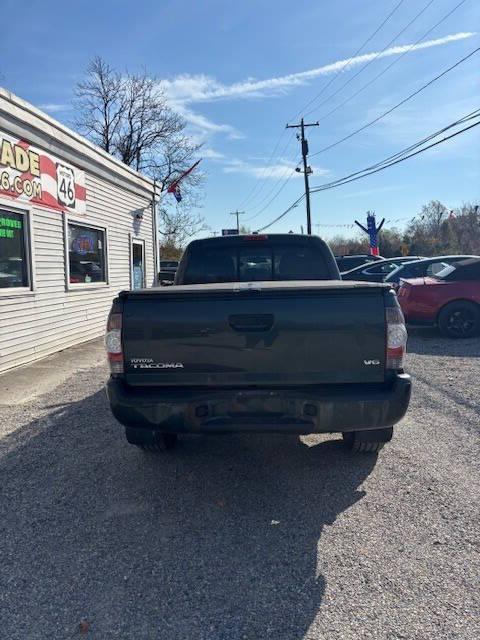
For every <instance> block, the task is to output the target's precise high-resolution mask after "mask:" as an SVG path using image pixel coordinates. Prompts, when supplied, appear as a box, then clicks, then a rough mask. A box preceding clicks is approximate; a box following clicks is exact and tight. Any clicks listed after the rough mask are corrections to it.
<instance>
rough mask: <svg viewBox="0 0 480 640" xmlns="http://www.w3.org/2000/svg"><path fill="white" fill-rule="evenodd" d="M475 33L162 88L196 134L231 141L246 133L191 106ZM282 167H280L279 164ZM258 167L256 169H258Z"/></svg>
mask: <svg viewBox="0 0 480 640" xmlns="http://www.w3.org/2000/svg"><path fill="white" fill-rule="evenodd" d="M475 35H476V33H474V32H459V33H454V34H451V35H447V36H444V37H442V38H436V39H435V40H426V41H425V42H420V43H418V44H413V45H412V44H405V45H401V46H396V47H390V48H389V49H386V50H385V51H381V52H376V51H374V52H371V53H365V54H363V55H360V56H355V57H353V58H347V59H345V60H337V61H336V62H332V63H330V64H327V65H323V66H321V67H316V68H314V69H309V70H307V71H300V72H298V73H291V74H288V75H285V76H279V77H274V78H266V79H264V80H257V79H255V78H246V79H245V80H243V81H241V82H234V83H233V84H223V83H221V82H219V81H218V80H217V79H216V78H213V77H211V76H208V75H205V74H196V75H190V74H181V75H178V76H176V77H174V78H173V79H170V80H163V81H162V83H161V85H162V88H163V90H164V91H165V94H166V96H167V98H168V99H169V101H170V104H171V106H172V108H173V109H175V110H176V111H177V112H178V113H179V114H180V115H182V116H183V117H184V118H185V120H186V121H187V122H188V123H189V124H190V125H191V126H192V128H193V129H194V131H197V132H200V133H201V134H202V135H204V136H211V135H212V134H218V133H223V134H225V135H227V137H228V138H230V139H231V140H238V139H241V138H244V136H243V134H242V133H241V132H239V131H238V130H237V129H236V128H235V127H233V126H232V125H230V124H219V123H216V122H213V121H212V120H210V119H209V118H207V117H206V116H204V115H202V114H199V113H197V112H196V111H193V110H192V108H191V105H193V104H200V103H208V102H215V101H218V100H227V99H230V100H235V99H237V100H238V99H246V98H250V99H251V98H260V97H270V96H279V95H284V94H286V93H287V92H288V91H290V90H292V88H295V87H299V86H302V85H305V84H308V83H309V82H311V81H312V80H315V78H319V77H321V76H327V75H330V74H333V73H337V72H339V71H343V70H344V69H345V71H347V69H348V70H350V69H352V68H354V67H356V66H359V65H362V64H365V63H367V62H369V61H371V60H373V59H375V58H377V59H380V58H388V57H391V56H398V55H401V54H402V53H405V52H414V51H421V50H422V49H429V48H431V47H438V46H443V45H446V44H449V43H451V42H457V41H460V40H465V39H467V38H471V37H473V36H475ZM279 166H280V165H279ZM259 169H260V168H258V167H257V168H256V169H255V170H259Z"/></svg>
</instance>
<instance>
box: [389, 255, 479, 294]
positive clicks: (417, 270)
mask: <svg viewBox="0 0 480 640" xmlns="http://www.w3.org/2000/svg"><path fill="white" fill-rule="evenodd" d="M475 257H478V256H436V257H435V258H424V259H423V260H416V261H415V262H407V263H406V264H402V265H399V266H398V267H397V269H395V270H394V271H392V272H391V273H389V274H388V276H387V277H386V278H385V282H389V283H390V284H392V285H393V287H394V288H397V286H398V285H399V283H400V280H401V279H403V280H405V279H407V278H426V277H429V276H436V275H437V273H440V271H442V269H445V267H448V266H449V265H451V264H455V263H457V262H460V261H461V260H466V259H467V258H475Z"/></svg>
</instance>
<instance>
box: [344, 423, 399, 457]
mask: <svg viewBox="0 0 480 640" xmlns="http://www.w3.org/2000/svg"><path fill="white" fill-rule="evenodd" d="M342 436H343V441H344V443H345V446H346V447H347V448H348V449H350V451H352V452H353V453H378V452H379V451H380V450H381V449H383V446H384V445H385V443H387V442H390V440H391V439H392V436H393V427H390V428H388V429H374V430H372V431H346V432H343V433H342Z"/></svg>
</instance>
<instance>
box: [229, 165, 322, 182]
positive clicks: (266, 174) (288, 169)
mask: <svg viewBox="0 0 480 640" xmlns="http://www.w3.org/2000/svg"><path fill="white" fill-rule="evenodd" d="M295 166H296V165H294V164H292V163H287V162H284V161H281V162H279V163H277V164H274V165H262V166H259V165H253V164H250V163H248V162H245V161H244V160H229V161H228V162H227V163H226V165H225V166H224V167H223V172H224V173H241V174H244V175H248V176H252V177H254V178H262V179H263V178H265V179H275V180H276V179H278V178H287V177H288V176H289V175H292V177H293V178H301V177H303V174H302V173H297V172H294V173H293V174H292V172H293V171H294V169H295ZM312 170H313V173H314V175H316V176H324V175H327V174H328V173H329V170H328V169H322V168H320V167H312Z"/></svg>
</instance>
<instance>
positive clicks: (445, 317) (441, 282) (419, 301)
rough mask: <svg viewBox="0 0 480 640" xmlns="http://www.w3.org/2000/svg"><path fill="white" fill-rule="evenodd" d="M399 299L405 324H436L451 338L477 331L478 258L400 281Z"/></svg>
mask: <svg viewBox="0 0 480 640" xmlns="http://www.w3.org/2000/svg"><path fill="white" fill-rule="evenodd" d="M398 300H399V302H400V306H401V307H402V311H403V314H404V316H405V319H406V320H407V322H410V323H412V324H426V325H438V327H439V329H440V331H441V332H442V333H443V335H445V336H448V337H450V338H470V337H472V336H474V335H476V334H478V333H479V332H480V258H469V259H468V260H462V261H461V262H457V263H456V264H453V265H450V266H449V267H446V268H445V269H443V270H442V271H440V272H439V273H438V274H437V275H436V276H431V277H427V278H415V279H413V280H401V285H400V289H399V291H398Z"/></svg>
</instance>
